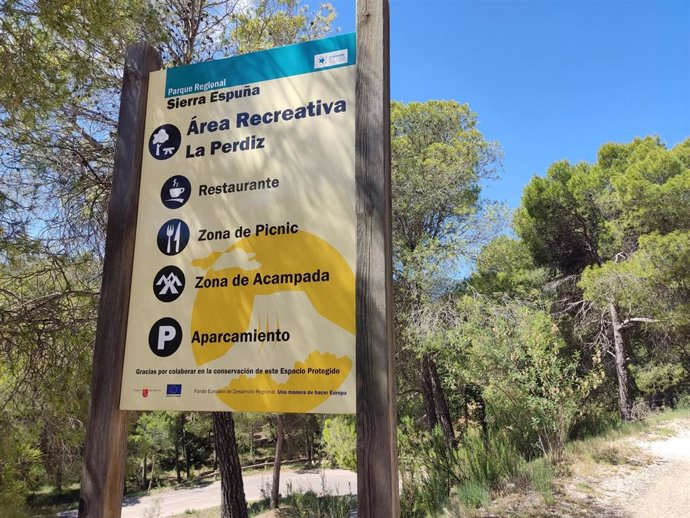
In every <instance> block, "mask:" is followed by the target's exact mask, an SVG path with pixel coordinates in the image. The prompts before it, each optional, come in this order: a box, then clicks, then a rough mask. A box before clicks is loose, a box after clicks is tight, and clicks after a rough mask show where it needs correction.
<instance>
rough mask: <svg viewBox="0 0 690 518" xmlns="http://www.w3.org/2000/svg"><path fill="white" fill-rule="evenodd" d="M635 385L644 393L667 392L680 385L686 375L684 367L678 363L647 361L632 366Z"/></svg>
mask: <svg viewBox="0 0 690 518" xmlns="http://www.w3.org/2000/svg"><path fill="white" fill-rule="evenodd" d="M632 373H633V375H634V376H635V382H636V383H637V387H638V388H639V389H640V390H641V391H642V392H643V393H645V394H656V393H660V392H668V391H670V390H671V389H674V388H676V387H678V385H680V384H681V383H682V382H683V380H685V379H686V378H687V376H688V373H687V372H686V371H685V367H684V366H683V365H682V364H680V363H664V364H659V363H649V364H647V365H638V366H634V367H633V369H632Z"/></svg>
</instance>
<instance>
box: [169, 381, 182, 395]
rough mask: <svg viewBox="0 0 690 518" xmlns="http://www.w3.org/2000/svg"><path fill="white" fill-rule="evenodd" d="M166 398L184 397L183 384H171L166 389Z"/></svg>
mask: <svg viewBox="0 0 690 518" xmlns="http://www.w3.org/2000/svg"><path fill="white" fill-rule="evenodd" d="M165 395H166V396H178V397H179V396H181V395H182V385H181V384H169V385H168V386H167V387H166V389H165Z"/></svg>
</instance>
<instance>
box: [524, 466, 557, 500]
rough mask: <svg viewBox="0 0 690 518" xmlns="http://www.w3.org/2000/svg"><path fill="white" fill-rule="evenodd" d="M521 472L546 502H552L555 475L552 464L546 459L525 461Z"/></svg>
mask: <svg viewBox="0 0 690 518" xmlns="http://www.w3.org/2000/svg"><path fill="white" fill-rule="evenodd" d="M522 473H523V474H524V475H526V476H527V479H528V480H529V482H530V485H531V486H532V487H533V488H534V490H535V491H536V492H538V493H539V494H541V495H542V497H543V498H544V500H545V501H546V503H547V504H549V505H550V504H552V503H553V500H554V494H553V490H554V485H553V480H554V477H555V473H554V466H553V464H552V463H551V462H549V461H548V460H547V459H543V458H540V459H536V460H533V461H532V462H529V463H527V464H526V465H525V466H524V467H523V469H522Z"/></svg>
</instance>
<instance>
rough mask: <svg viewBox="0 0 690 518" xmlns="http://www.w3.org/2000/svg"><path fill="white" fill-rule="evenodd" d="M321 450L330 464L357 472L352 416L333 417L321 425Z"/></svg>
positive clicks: (355, 437) (355, 438) (355, 436)
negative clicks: (329, 460)
mask: <svg viewBox="0 0 690 518" xmlns="http://www.w3.org/2000/svg"><path fill="white" fill-rule="evenodd" d="M323 449H324V452H325V453H326V455H328V458H329V459H331V462H332V463H333V464H335V465H336V466H340V467H342V468H345V469H351V470H357V434H356V431H355V420H354V417H352V416H335V417H332V418H329V419H326V421H325V422H324V425H323Z"/></svg>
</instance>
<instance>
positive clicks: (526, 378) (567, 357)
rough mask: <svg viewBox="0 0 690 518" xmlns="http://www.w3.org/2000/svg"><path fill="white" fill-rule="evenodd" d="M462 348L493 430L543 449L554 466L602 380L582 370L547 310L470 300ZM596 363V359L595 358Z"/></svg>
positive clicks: (459, 337) (523, 447) (523, 448)
mask: <svg viewBox="0 0 690 518" xmlns="http://www.w3.org/2000/svg"><path fill="white" fill-rule="evenodd" d="M460 305H461V306H460V307H461V310H460V312H461V314H463V315H464V321H463V322H462V323H461V324H460V325H459V326H457V328H456V329H455V330H454V335H455V338H454V345H455V347H457V348H460V349H466V350H467V351H468V354H467V358H468V361H469V363H468V364H467V365H466V366H465V368H466V370H467V371H468V372H471V373H472V376H473V377H474V380H475V383H476V384H478V385H480V386H482V387H483V394H484V398H485V400H486V403H487V407H488V410H489V413H488V417H489V422H490V424H491V425H492V426H495V427H497V428H500V429H503V430H505V431H506V433H508V434H509V435H510V437H511V441H512V443H513V444H514V445H516V447H517V448H518V449H519V451H520V452H521V453H522V454H524V455H530V454H532V453H534V452H535V450H534V448H535V446H538V448H539V450H541V451H542V452H543V453H545V454H547V455H549V456H550V457H551V458H552V459H553V460H554V461H557V460H559V459H560V456H561V454H562V451H563V445H564V442H565V440H566V439H567V437H568V433H569V431H570V429H571V427H572V426H573V424H574V422H575V419H576V418H577V417H578V415H579V414H580V412H581V408H582V405H583V403H584V401H585V400H586V398H587V396H588V394H589V393H590V392H591V390H592V389H593V388H595V387H596V386H597V385H598V384H599V383H600V382H601V375H600V374H599V373H598V372H597V371H596V370H593V371H591V373H590V374H589V375H588V376H584V377H582V376H580V375H579V374H578V372H577V367H578V363H579V358H578V357H577V356H576V355H573V354H571V353H568V352H567V348H566V347H565V345H566V344H565V342H564V340H563V338H562V337H561V335H560V332H559V329H558V327H557V326H556V325H555V322H554V321H553V320H552V319H551V317H550V316H549V315H548V314H547V313H546V312H544V311H543V310H539V309H535V308H530V307H528V306H526V305H522V304H519V303H514V302H506V303H495V302H491V301H490V300H486V299H482V298H481V297H469V296H466V297H464V298H463V299H461V301H460ZM595 359H596V358H595Z"/></svg>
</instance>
